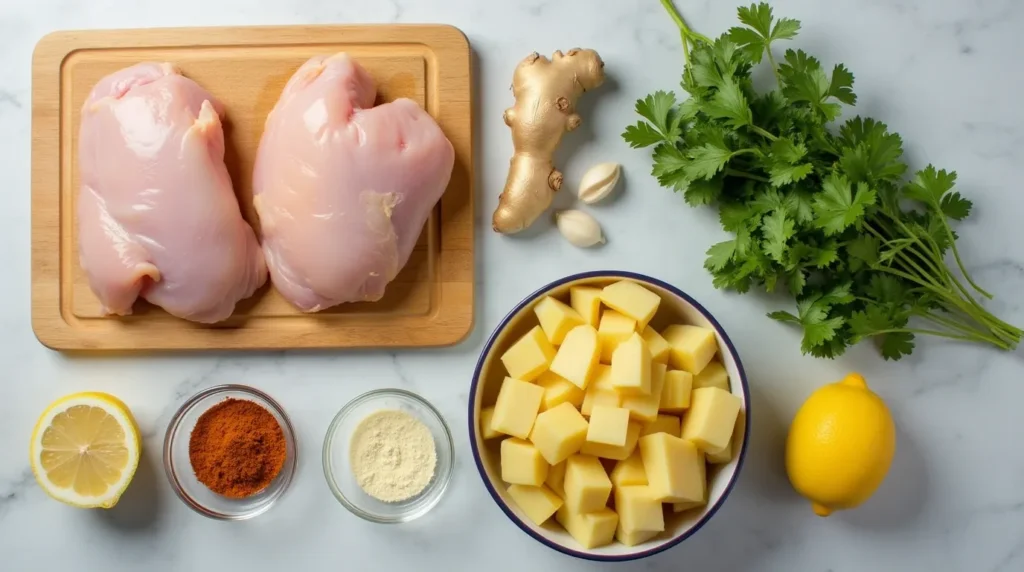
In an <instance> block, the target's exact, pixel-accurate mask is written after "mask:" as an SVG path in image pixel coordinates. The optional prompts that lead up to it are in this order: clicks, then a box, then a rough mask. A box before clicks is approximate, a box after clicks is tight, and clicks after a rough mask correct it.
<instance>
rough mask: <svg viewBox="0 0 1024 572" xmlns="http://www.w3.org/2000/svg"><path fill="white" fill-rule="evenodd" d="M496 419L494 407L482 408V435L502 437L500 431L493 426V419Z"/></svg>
mask: <svg viewBox="0 0 1024 572" xmlns="http://www.w3.org/2000/svg"><path fill="white" fill-rule="evenodd" d="M493 419H494V408H493V407H484V408H483V409H481V410H480V436H481V437H483V438H484V439H485V440H486V439H494V438H495V437H501V435H502V433H501V432H500V431H495V430H494V429H493V428H491V420H493Z"/></svg>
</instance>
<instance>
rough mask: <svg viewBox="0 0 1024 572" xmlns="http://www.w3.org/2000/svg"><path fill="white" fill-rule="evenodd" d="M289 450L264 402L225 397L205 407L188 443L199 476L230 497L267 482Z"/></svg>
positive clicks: (241, 495)
mask: <svg viewBox="0 0 1024 572" xmlns="http://www.w3.org/2000/svg"><path fill="white" fill-rule="evenodd" d="M287 454H288V447H287V445H286V443H285V440H284V431H282V430H281V424H280V423H278V421H277V419H276V418H275V417H274V416H273V415H272V414H271V413H270V412H269V411H267V410H266V409H264V408H263V407H262V406H260V405H259V404H257V403H254V402H252V401H248V400H244V399H233V398H228V399H225V400H224V401H221V402H220V403H218V404H216V405H214V406H213V407H211V408H210V409H208V410H206V412H205V413H203V414H202V415H200V416H199V420H198V421H197V422H196V426H195V428H194V429H193V430H192V435H191V437H189V443H188V456H189V461H190V462H191V463H192V469H193V470H194V471H195V474H196V478H197V479H199V482H201V483H203V484H204V485H206V487H207V488H209V489H210V490H211V491H213V492H215V493H217V494H219V495H223V496H226V497H231V498H244V497H248V496H251V495H254V494H256V493H258V492H260V491H261V490H263V489H265V488H267V485H269V484H270V483H271V482H273V480H274V479H275V478H276V477H277V475H278V473H280V472H281V467H283V466H284V461H285V457H286V456H287Z"/></svg>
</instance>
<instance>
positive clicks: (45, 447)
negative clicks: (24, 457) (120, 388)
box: [30, 393, 140, 508]
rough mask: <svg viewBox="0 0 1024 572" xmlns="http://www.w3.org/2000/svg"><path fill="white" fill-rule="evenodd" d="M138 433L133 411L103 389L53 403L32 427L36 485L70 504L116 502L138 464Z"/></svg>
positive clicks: (107, 503) (33, 468)
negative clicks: (102, 390) (33, 428)
mask: <svg viewBox="0 0 1024 572" xmlns="http://www.w3.org/2000/svg"><path fill="white" fill-rule="evenodd" d="M139 443H140V441H139V433H138V429H137V427H136V425H135V420H134V419H133V418H132V415H131V412H129V411H128V408H127V406H125V405H124V403H122V402H121V401H119V400H118V399H117V398H115V397H113V396H111V395H107V394H104V393H78V394H74V395H69V396H67V397H64V398H62V399H59V400H58V401H56V402H54V403H53V404H52V405H50V407H48V408H47V409H46V411H44V412H43V414H42V415H41V416H40V418H39V421H38V422H37V423H36V427H35V430H34V431H33V432H32V443H31V447H30V457H31V464H32V471H33V473H35V476H36V480H37V481H38V482H39V485H40V486H41V487H42V488H43V490H45V491H46V493H47V494H48V495H50V496H51V497H53V498H55V499H57V500H59V501H61V502H65V503H67V504H70V505H74V506H78V507H84V508H93V507H102V508H110V507H112V506H114V505H115V504H116V503H117V501H118V499H119V498H120V497H121V494H122V493H123V492H124V490H125V489H126V488H127V487H128V484H129V483H130V482H131V479H132V477H133V476H134V474H135V469H136V468H137V467H138V464H139V451H140V445H139Z"/></svg>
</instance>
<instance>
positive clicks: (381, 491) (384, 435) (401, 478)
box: [349, 410, 437, 502]
mask: <svg viewBox="0 0 1024 572" xmlns="http://www.w3.org/2000/svg"><path fill="white" fill-rule="evenodd" d="M350 449H351V454H350V455H351V457H350V459H349V461H350V463H351V465H352V472H353V473H354V474H355V477H356V482H358V483H359V486H360V487H361V488H362V489H363V491H365V492H366V494H368V495H370V496H372V497H374V498H376V499H377V500H380V501H383V502H401V501H404V500H407V499H410V498H412V497H414V496H416V495H418V494H420V492H422V491H423V489H425V488H426V487H427V485H428V484H430V480H431V479H433V478H434V466H435V465H436V463H437V451H436V450H435V449H434V438H433V436H432V435H431V434H430V429H428V428H427V426H426V425H424V424H423V422H422V421H420V420H419V419H416V418H415V417H413V416H412V415H409V414H408V413H405V412H404V411H397V410H383V411H377V412H375V413H371V414H370V415H367V416H366V418H365V419H363V420H362V421H361V422H360V423H359V425H358V426H357V427H356V430H355V431H353V432H352V444H351V447H350Z"/></svg>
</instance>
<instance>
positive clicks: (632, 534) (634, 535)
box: [615, 523, 660, 546]
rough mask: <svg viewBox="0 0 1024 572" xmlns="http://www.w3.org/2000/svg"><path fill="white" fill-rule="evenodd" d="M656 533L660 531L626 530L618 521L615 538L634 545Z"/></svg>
mask: <svg viewBox="0 0 1024 572" xmlns="http://www.w3.org/2000/svg"><path fill="white" fill-rule="evenodd" d="M658 534H660V533H659V532H658V531H657V530H634V531H626V530H625V529H623V528H622V523H619V527H618V528H616V529H615V540H618V541H619V542H621V543H623V544H625V545H626V546H636V545H637V544H643V543H645V542H647V541H648V540H650V539H652V538H654V537H655V536H658Z"/></svg>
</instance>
